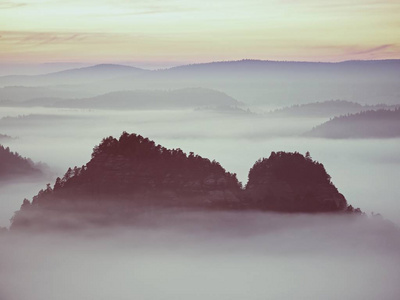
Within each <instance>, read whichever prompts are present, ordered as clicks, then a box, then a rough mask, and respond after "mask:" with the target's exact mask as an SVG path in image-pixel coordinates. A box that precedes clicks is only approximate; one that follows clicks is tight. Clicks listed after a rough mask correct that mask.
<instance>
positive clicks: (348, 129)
mask: <svg viewBox="0 0 400 300" xmlns="http://www.w3.org/2000/svg"><path fill="white" fill-rule="evenodd" d="M306 135H309V136H315V137H325V138H395V137H400V108H396V109H395V110H383V109H382V110H377V111H374V110H370V111H363V112H360V113H357V114H348V115H344V116H340V117H335V118H333V119H331V120H329V121H328V122H325V123H323V124H321V125H319V126H317V127H315V128H313V129H312V130H311V131H310V132H308V133H307V134H306Z"/></svg>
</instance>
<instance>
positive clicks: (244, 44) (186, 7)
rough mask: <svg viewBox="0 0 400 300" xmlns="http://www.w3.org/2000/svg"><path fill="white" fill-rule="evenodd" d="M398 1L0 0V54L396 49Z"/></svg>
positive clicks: (70, 57)
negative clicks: (0, 0)
mask: <svg viewBox="0 0 400 300" xmlns="http://www.w3.org/2000/svg"><path fill="white" fill-rule="evenodd" d="M399 16H400V1H398V0H396V1H379V0H346V1H344V0H332V1H324V0H302V1H298V0H296V1H295V0H229V1H228V0H219V1H216V0H214V1H209V0H202V1H201V0H185V1H183V0H163V1H161V0H147V1H143V0H141V1H138V0H130V1H129V0H113V1H111V0H96V1H95V0H85V1H81V0H64V1H63V0H50V1H46V0H29V1H28V0H27V1H26V2H24V1H23V0H21V1H15V0H11V1H2V2H0V63H5V62H8V63H43V62H66V61H68V62H71V61H73V62H87V63H99V62H143V61H146V62H150V63H151V62H154V64H157V63H159V62H167V63H171V64H173V63H174V62H176V63H177V64H179V63H180V62H185V63H188V62H205V61H219V60H237V59H243V58H250V59H269V60H297V61H343V60H350V59H387V58H400V18H399Z"/></svg>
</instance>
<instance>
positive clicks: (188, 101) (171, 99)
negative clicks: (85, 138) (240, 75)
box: [0, 88, 240, 109]
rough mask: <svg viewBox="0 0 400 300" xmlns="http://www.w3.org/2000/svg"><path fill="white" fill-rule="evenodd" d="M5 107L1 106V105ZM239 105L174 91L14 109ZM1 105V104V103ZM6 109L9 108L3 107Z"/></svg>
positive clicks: (207, 92) (44, 101)
mask: <svg viewBox="0 0 400 300" xmlns="http://www.w3.org/2000/svg"><path fill="white" fill-rule="evenodd" d="M3 104H4V103H3ZM239 104H240V103H239V102H238V101H237V100H236V99H234V98H232V97H230V96H228V95H227V94H225V93H222V92H219V91H215V90H211V89H205V88H185V89H177V90H127V91H116V92H110V93H107V94H103V95H99V96H95V97H90V98H80V99H61V98H52V97H47V98H36V99H32V100H27V101H23V102H19V103H15V104H14V106H23V107H31V106H44V107H61V108H92V109H168V108H169V109H176V108H192V109H193V108H197V107H204V106H224V107H225V106H237V105H239ZM0 105H1V102H0ZM5 105H10V104H9V103H5Z"/></svg>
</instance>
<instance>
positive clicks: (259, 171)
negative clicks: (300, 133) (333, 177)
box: [245, 152, 347, 212]
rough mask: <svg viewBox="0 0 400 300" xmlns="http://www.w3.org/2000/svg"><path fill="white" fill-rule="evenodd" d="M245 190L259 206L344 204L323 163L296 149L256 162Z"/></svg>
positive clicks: (334, 207) (298, 208)
mask: <svg viewBox="0 0 400 300" xmlns="http://www.w3.org/2000/svg"><path fill="white" fill-rule="evenodd" d="M245 194H246V197H247V199H249V201H250V202H251V205H252V206H254V207H257V208H259V209H262V210H273V211H285V212H323V211H341V210H343V209H345V208H346V207H347V203H346V199H345V198H344V196H343V195H342V194H340V193H339V192H338V190H337V189H336V187H335V186H334V185H333V184H332V182H331V181H330V176H329V175H328V174H327V173H326V171H325V168H324V167H323V165H322V164H320V163H317V162H315V161H313V160H312V159H311V158H310V157H309V156H306V157H304V156H303V155H301V154H299V153H285V152H278V153H274V152H273V153H272V154H271V156H270V157H269V158H268V159H263V160H259V161H258V162H256V164H255V165H254V166H253V168H252V169H251V170H250V173H249V181H248V183H247V186H246V191H245Z"/></svg>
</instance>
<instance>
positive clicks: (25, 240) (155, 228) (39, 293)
mask: <svg viewBox="0 0 400 300" xmlns="http://www.w3.org/2000/svg"><path fill="white" fill-rule="evenodd" d="M158 213H160V214H154V215H152V216H151V215H150V216H149V215H147V216H143V219H142V220H139V222H138V225H137V226H136V227H134V228H111V229H107V230H98V231H97V230H89V231H85V232H72V233H69V234H61V233H59V232H55V233H53V234H51V233H47V234H43V235H32V234H29V235H25V234H17V233H12V232H11V233H8V234H6V235H3V236H2V237H0V266H1V268H0V298H1V299H7V300H25V299H32V300H36V299H38V300H39V299H40V300H47V299H59V300H67V299H68V300H70V299H96V300H97V299H260V300H261V299H399V297H400V288H399V286H398V282H399V279H400V270H399V269H398V265H399V263H400V257H399V255H398V253H399V250H400V237H399V229H398V228H397V227H396V226H393V225H391V224H390V223H387V222H386V221H383V220H381V219H379V218H365V217H354V216H348V215H347V216H332V215H327V214H322V215H299V214H289V215H280V214H263V213H250V212H247V213H210V212H208V213H207V214H204V213H200V212H192V213H182V212H181V213H162V212H158Z"/></svg>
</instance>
